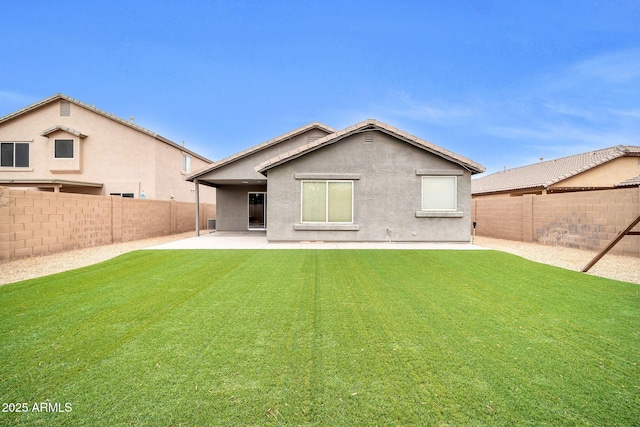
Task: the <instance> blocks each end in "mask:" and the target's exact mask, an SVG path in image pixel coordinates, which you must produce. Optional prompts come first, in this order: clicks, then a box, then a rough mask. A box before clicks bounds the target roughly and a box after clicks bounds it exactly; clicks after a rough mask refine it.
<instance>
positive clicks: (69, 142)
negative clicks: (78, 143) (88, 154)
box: [54, 139, 73, 159]
mask: <svg viewBox="0 0 640 427" xmlns="http://www.w3.org/2000/svg"><path fill="white" fill-rule="evenodd" d="M54 143H55V157H56V159H73V139H56V140H55V142H54Z"/></svg>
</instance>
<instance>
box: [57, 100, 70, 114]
mask: <svg viewBox="0 0 640 427" xmlns="http://www.w3.org/2000/svg"><path fill="white" fill-rule="evenodd" d="M69 116H71V103H70V102H69V101H60V117H69Z"/></svg>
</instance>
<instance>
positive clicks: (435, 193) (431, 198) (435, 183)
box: [422, 176, 458, 211]
mask: <svg viewBox="0 0 640 427" xmlns="http://www.w3.org/2000/svg"><path fill="white" fill-rule="evenodd" d="M457 187H458V180H457V177H455V176H423V177H422V210H423V211H455V210H457V209H458V192H457Z"/></svg>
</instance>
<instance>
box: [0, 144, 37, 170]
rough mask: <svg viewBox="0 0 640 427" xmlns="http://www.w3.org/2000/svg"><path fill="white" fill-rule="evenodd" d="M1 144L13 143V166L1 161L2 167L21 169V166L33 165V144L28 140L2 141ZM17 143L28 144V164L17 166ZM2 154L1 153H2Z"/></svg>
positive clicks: (0, 166)
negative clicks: (5, 164)
mask: <svg viewBox="0 0 640 427" xmlns="http://www.w3.org/2000/svg"><path fill="white" fill-rule="evenodd" d="M0 144H12V145H13V159H12V160H13V162H12V163H13V166H2V163H0V168H3V169H20V168H28V167H29V166H30V165H31V144H30V143H29V142H26V141H0ZM16 144H26V145H27V156H28V158H29V162H28V164H27V166H16ZM0 155H1V154H0Z"/></svg>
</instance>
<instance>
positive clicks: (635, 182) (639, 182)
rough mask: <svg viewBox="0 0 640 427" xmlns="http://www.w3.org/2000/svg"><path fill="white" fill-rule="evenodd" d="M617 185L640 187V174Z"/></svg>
mask: <svg viewBox="0 0 640 427" xmlns="http://www.w3.org/2000/svg"><path fill="white" fill-rule="evenodd" d="M616 187H640V175H638V176H634V177H633V178H629V179H627V180H625V181H622V182H620V183H618V184H616Z"/></svg>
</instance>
